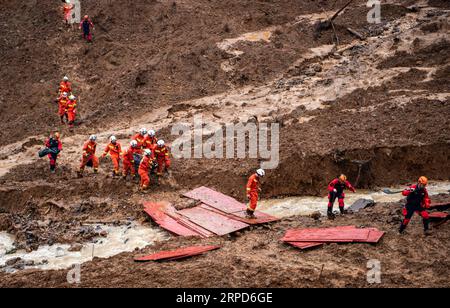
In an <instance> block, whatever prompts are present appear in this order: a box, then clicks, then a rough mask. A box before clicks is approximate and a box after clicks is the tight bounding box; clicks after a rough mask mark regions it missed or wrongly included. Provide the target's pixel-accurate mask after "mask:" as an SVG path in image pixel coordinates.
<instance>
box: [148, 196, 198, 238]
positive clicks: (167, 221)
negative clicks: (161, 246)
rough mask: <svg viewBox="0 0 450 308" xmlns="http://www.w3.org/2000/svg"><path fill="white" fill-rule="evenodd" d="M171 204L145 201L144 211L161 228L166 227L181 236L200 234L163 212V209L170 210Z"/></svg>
mask: <svg viewBox="0 0 450 308" xmlns="http://www.w3.org/2000/svg"><path fill="white" fill-rule="evenodd" d="M170 207H171V205H170V204H168V203H154V202H146V203H144V211H145V212H146V213H147V214H148V215H150V217H152V219H153V220H154V221H155V222H156V223H157V224H158V225H159V226H161V228H164V229H166V230H167V231H170V232H172V233H174V234H176V235H181V236H200V234H199V233H198V232H195V231H193V230H191V229H189V228H187V227H185V226H183V225H181V224H179V223H178V222H177V221H176V220H175V219H173V218H172V217H170V216H169V215H167V214H166V213H165V211H169V212H170V211H171V209H170Z"/></svg>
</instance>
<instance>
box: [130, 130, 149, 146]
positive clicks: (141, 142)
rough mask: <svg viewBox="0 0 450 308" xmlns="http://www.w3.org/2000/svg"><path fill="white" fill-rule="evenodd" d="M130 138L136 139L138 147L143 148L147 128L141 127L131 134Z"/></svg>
mask: <svg viewBox="0 0 450 308" xmlns="http://www.w3.org/2000/svg"><path fill="white" fill-rule="evenodd" d="M132 140H136V142H137V144H138V148H140V149H144V148H145V142H146V140H147V129H146V128H141V129H140V130H139V133H137V134H136V135H134V136H133V138H132Z"/></svg>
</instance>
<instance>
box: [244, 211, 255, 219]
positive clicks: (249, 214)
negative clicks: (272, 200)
mask: <svg viewBox="0 0 450 308" xmlns="http://www.w3.org/2000/svg"><path fill="white" fill-rule="evenodd" d="M245 214H246V215H245V216H246V218H255V213H254V212H253V211H252V210H250V209H247V211H246V212H245Z"/></svg>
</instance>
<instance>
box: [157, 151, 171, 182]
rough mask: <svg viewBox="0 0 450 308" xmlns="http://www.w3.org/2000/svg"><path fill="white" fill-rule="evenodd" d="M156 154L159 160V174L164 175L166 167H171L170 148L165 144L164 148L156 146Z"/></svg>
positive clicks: (167, 168)
mask: <svg viewBox="0 0 450 308" xmlns="http://www.w3.org/2000/svg"><path fill="white" fill-rule="evenodd" d="M154 155H155V158H156V161H157V162H158V171H157V175H162V174H163V171H164V168H165V169H166V170H169V168H170V154H169V150H168V149H167V147H166V146H163V147H162V148H160V147H156V148H155V150H154Z"/></svg>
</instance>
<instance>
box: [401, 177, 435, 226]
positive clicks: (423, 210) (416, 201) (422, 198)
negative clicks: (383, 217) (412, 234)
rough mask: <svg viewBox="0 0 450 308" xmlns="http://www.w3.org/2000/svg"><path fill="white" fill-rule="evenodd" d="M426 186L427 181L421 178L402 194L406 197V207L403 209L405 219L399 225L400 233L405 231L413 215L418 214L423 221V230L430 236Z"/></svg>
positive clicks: (429, 202)
mask: <svg viewBox="0 0 450 308" xmlns="http://www.w3.org/2000/svg"><path fill="white" fill-rule="evenodd" d="M427 185H428V179H427V178H426V177H424V176H421V177H420V178H419V180H418V182H417V184H415V185H412V186H410V187H409V188H407V189H405V190H404V191H403V192H402V194H403V196H405V197H406V205H405V207H404V208H403V215H404V216H405V219H404V220H403V221H402V224H401V225H400V233H403V231H405V229H406V227H407V226H408V224H409V222H410V221H411V218H412V217H413V215H414V213H416V212H417V213H418V214H419V215H420V216H421V217H422V219H423V228H424V232H425V234H426V235H429V234H430V231H429V225H430V216H429V214H428V212H427V209H429V208H430V204H431V201H430V198H429V196H428V191H427V188H426V186H427Z"/></svg>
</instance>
